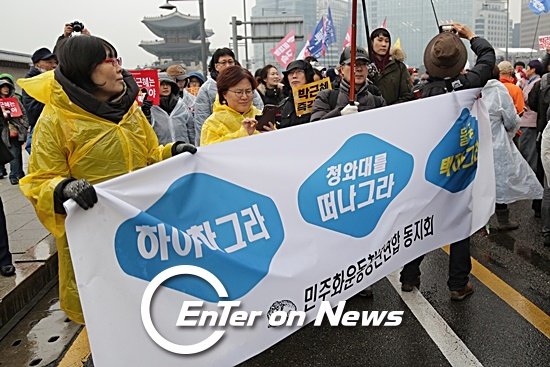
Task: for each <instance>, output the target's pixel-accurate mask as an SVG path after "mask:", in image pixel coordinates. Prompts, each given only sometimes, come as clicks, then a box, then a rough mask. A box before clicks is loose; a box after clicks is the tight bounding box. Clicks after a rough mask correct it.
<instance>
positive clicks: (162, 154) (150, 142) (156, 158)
mask: <svg viewBox="0 0 550 367" xmlns="http://www.w3.org/2000/svg"><path fill="white" fill-rule="evenodd" d="M140 123H141V125H142V128H143V131H144V132H145V139H146V143H147V151H148V154H147V157H148V159H147V165H151V164H153V163H157V162H160V161H162V160H163V159H168V158H170V157H172V145H174V143H170V144H166V145H159V140H158V138H157V134H156V133H155V130H153V128H152V127H151V125H149V121H147V118H145V116H143V118H142V119H140Z"/></svg>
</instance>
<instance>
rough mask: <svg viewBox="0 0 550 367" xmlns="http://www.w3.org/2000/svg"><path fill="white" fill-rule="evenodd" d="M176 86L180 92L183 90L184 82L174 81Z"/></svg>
mask: <svg viewBox="0 0 550 367" xmlns="http://www.w3.org/2000/svg"><path fill="white" fill-rule="evenodd" d="M176 84H177V85H178V88H179V89H180V90H183V88H185V80H176Z"/></svg>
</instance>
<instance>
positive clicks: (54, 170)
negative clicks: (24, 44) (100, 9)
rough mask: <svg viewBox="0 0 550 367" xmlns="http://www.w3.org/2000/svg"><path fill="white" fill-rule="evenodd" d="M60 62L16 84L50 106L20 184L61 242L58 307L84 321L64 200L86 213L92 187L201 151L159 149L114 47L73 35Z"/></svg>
mask: <svg viewBox="0 0 550 367" xmlns="http://www.w3.org/2000/svg"><path fill="white" fill-rule="evenodd" d="M58 56H59V66H58V67H57V69H55V70H53V71H49V72H46V73H43V74H41V75H39V76H36V77H34V78H29V79H20V80H18V83H19V85H20V86H21V87H22V88H23V89H25V91H26V92H27V93H28V94H29V95H30V96H31V97H33V98H35V99H36V100H38V101H39V102H41V103H43V104H44V105H45V107H44V110H43V112H42V115H41V116H40V118H39V120H38V122H37V125H36V127H35V130H34V137H33V151H32V154H31V156H30V161H29V169H28V171H29V174H28V175H27V176H25V177H24V178H23V179H21V180H20V182H19V184H20V188H21V191H22V192H23V194H24V195H25V196H26V197H27V198H28V199H29V200H30V201H31V202H32V204H33V205H34V207H35V210H36V213H37V216H38V218H39V219H40V221H41V222H42V224H44V226H45V227H46V228H47V229H48V230H49V231H50V232H51V233H52V234H53V235H54V236H55V238H56V240H57V249H58V257H59V298H60V302H61V308H62V309H63V310H64V311H65V312H66V313H67V315H68V316H69V318H70V319H71V320H73V321H75V322H79V323H84V317H83V315H82V309H81V306H80V299H79V296H78V289H77V286H76V280H75V276H74V270H73V266H72V262H71V257H70V253H69V245H68V243H67V237H66V235H65V214H66V213H65V209H64V207H63V202H64V201H66V200H68V199H73V200H75V201H76V203H77V204H78V205H79V206H81V207H82V208H84V209H88V208H90V207H92V206H93V205H94V204H95V203H96V202H97V196H96V193H95V189H94V188H93V186H92V185H93V184H96V183H99V182H103V181H106V180H108V179H110V178H113V177H116V176H120V175H123V174H125V173H127V172H131V171H134V170H136V169H139V168H142V167H145V166H147V165H150V164H152V163H155V162H158V161H160V160H162V159H166V158H169V157H171V156H173V155H176V154H179V153H183V152H185V151H188V152H191V153H194V152H195V151H196V148H195V147H194V146H192V145H189V144H184V143H182V142H176V143H174V144H169V145H165V146H161V145H159V143H158V140H157V137H156V135H155V132H154V131H153V129H152V128H151V126H150V125H149V123H148V122H147V119H146V118H145V116H144V115H143V113H142V112H141V110H140V108H139V107H138V106H137V103H136V102H135V97H136V95H137V93H138V86H137V84H136V83H135V81H134V79H133V77H132V75H131V74H130V73H128V72H127V71H125V70H123V69H122V67H121V64H122V60H121V59H120V58H118V57H117V52H116V50H115V48H114V47H113V46H112V45H111V44H110V43H108V42H107V41H105V40H103V39H101V38H98V37H93V36H86V35H82V36H79V37H71V38H69V39H67V41H66V42H65V43H64V44H63V45H62V47H60V54H59V55H58ZM99 296H100V295H98V297H99Z"/></svg>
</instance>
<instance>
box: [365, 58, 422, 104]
mask: <svg viewBox="0 0 550 367" xmlns="http://www.w3.org/2000/svg"><path fill="white" fill-rule="evenodd" d="M409 77H410V74H409V72H408V70H407V67H406V66H405V64H403V63H402V62H401V61H398V60H391V61H390V62H389V63H388V65H386V67H385V68H384V71H383V72H382V73H380V75H378V76H377V77H376V78H375V80H374V85H376V86H377V87H378V89H380V92H381V93H382V97H384V100H386V104H388V105H392V104H394V103H401V102H407V101H411V100H412V99H413V95H412V92H411V87H410V83H409Z"/></svg>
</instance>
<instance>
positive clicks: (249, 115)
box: [0, 23, 550, 323]
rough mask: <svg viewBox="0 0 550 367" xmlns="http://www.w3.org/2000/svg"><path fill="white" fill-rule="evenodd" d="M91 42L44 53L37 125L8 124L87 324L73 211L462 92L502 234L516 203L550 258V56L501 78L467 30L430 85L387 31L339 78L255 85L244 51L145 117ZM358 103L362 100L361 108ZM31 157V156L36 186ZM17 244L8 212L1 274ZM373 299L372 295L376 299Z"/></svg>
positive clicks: (183, 77) (165, 81)
mask: <svg viewBox="0 0 550 367" xmlns="http://www.w3.org/2000/svg"><path fill="white" fill-rule="evenodd" d="M81 33H82V34H81V35H80V36H77V37H73V29H72V25H71V24H67V25H65V29H64V33H63V35H62V36H60V37H59V40H58V42H57V44H56V47H55V49H54V51H55V53H52V52H50V51H49V49H47V48H41V49H39V50H37V51H36V52H35V53H34V54H33V55H32V62H33V65H32V67H31V69H30V71H29V73H28V74H27V75H26V77H25V78H24V79H20V80H19V81H18V84H19V86H20V87H21V88H22V89H23V95H22V96H21V97H20V96H17V95H16V97H17V98H20V100H21V106H22V110H23V115H22V116H20V117H18V118H13V117H11V116H10V115H9V113H7V112H6V111H3V112H4V113H3V114H2V115H1V116H0V118H1V120H2V126H3V129H2V143H3V144H4V145H5V147H7V148H8V149H7V151H8V152H10V154H11V155H13V159H12V160H10V161H9V162H10V173H9V180H10V182H11V183H12V184H19V185H20V188H21V190H22V192H23V194H24V195H25V196H26V197H27V198H28V199H29V200H30V201H31V202H32V204H33V205H34V207H35V210H36V212H37V215H38V217H39V219H40V220H41V222H42V223H43V224H44V226H45V227H46V228H47V229H48V230H49V231H50V232H51V233H52V234H53V235H54V236H55V238H56V240H57V247H58V254H59V278H60V282H59V287H60V300H61V306H62V308H63V309H64V310H65V312H66V313H67V314H68V316H69V317H70V318H71V319H72V320H74V321H77V322H80V323H83V322H84V319H83V316H82V310H81V307H80V301H79V296H78V290H77V287H76V282H75V277H74V271H73V267H72V262H71V258H70V254H69V245H70V244H69V243H68V242H67V238H66V236H65V227H64V221H65V209H64V207H63V203H64V202H65V201H66V200H69V199H73V200H74V201H75V202H76V203H77V204H78V205H79V206H81V207H82V208H84V209H88V208H90V207H92V206H93V205H94V204H95V203H96V202H97V195H96V193H95V189H94V186H93V185H94V184H97V183H100V182H103V181H105V180H108V179H110V178H112V177H116V176H119V175H122V174H124V173H127V172H130V171H133V170H136V169H139V168H142V167H145V166H148V165H151V164H154V163H155V162H158V161H160V160H163V159H168V158H170V157H172V156H174V155H177V154H181V153H191V154H194V153H195V152H196V150H197V149H196V148H195V145H202V146H206V145H209V144H214V143H220V142H223V141H227V140H231V139H237V138H242V137H247V136H250V135H256V134H261V133H266V132H274V131H276V130H278V129H283V128H292V127H295V126H298V125H304V124H309V123H318V122H316V121H319V120H325V119H330V118H334V117H337V116H344V115H349V114H355V113H361V112H362V111H366V110H370V109H373V108H384V107H385V106H388V105H394V104H399V103H406V102H408V101H412V100H414V99H416V98H429V97H431V96H435V95H440V94H444V93H450V92H453V91H455V90H462V89H470V88H484V89H483V92H482V93H483V95H484V98H485V101H486V105H487V109H488V111H489V116H490V120H491V127H492V131H493V145H494V159H495V173H496V177H497V180H496V184H497V187H496V192H497V200H496V201H497V204H496V208H495V210H496V215H497V222H498V226H497V228H496V229H498V230H513V229H515V228H517V227H518V225H517V223H514V222H512V221H511V220H510V218H509V215H510V213H509V209H508V207H507V205H508V204H510V203H512V202H514V201H517V200H533V208H534V210H535V215H536V216H542V218H543V226H542V231H543V235H544V237H543V238H544V244H545V245H549V246H550V186H549V185H548V180H546V179H545V176H546V175H545V174H544V172H545V171H544V169H546V172H548V173H549V174H550V130H548V129H545V128H546V125H547V123H548V120H549V119H550V110H549V109H548V104H549V102H550V74H549V69H548V64H549V61H550V60H549V58H550V49H548V50H546V51H547V53H546V55H545V56H544V58H543V59H542V60H531V61H530V62H529V63H528V65H527V66H526V67H525V70H523V69H522V66H521V65H517V66H516V67H515V68H514V67H513V66H512V64H510V63H509V62H507V61H504V62H501V63H499V64H498V66H497V65H496V58H495V51H494V49H493V47H492V46H491V45H490V44H489V42H487V41H486V40H485V39H483V38H481V37H478V36H476V35H475V34H474V33H473V32H472V31H471V30H470V29H469V28H468V27H467V26H464V25H461V24H458V23H454V24H452V27H451V31H450V32H441V33H440V34H438V35H437V36H435V37H434V38H433V39H432V40H431V41H430V42H429V44H428V45H427V47H426V50H425V52H424V66H425V67H426V72H425V73H423V74H420V75H419V71H418V69H416V68H414V67H407V65H406V64H405V63H404V59H405V56H404V53H403V52H402V51H401V50H392V49H391V35H390V33H389V32H388V30H387V29H384V28H378V29H375V30H374V31H373V32H372V33H371V35H370V41H371V42H372V53H371V54H369V53H368V52H367V50H366V49H365V48H363V47H360V46H358V47H357V48H356V53H355V55H352V54H351V49H350V48H349V47H347V48H345V49H344V50H343V51H342V53H341V56H340V60H339V65H338V66H337V67H329V68H326V67H324V66H323V65H322V64H321V63H320V62H319V61H318V60H317V59H315V58H313V57H308V58H306V59H304V60H294V61H292V62H290V63H289V64H288V66H287V67H286V70H284V71H283V72H282V73H281V72H280V70H279V69H278V68H277V67H276V66H274V65H265V66H264V67H262V68H261V69H258V70H257V71H256V73H255V76H253V75H252V74H251V72H250V71H248V70H246V69H245V68H243V67H241V66H240V65H239V63H238V61H237V60H236V59H235V55H234V53H233V51H231V50H230V49H228V48H220V49H217V50H216V51H215V52H214V53H213V55H212V58H211V61H210V63H209V65H208V71H209V74H210V75H209V76H208V77H205V76H204V75H202V74H201V73H199V72H196V71H191V72H187V71H186V70H185V68H184V67H183V66H182V65H171V66H170V67H168V68H167V69H165V70H162V72H161V73H159V82H160V104H159V105H158V106H157V105H153V104H152V102H151V101H150V100H148V99H145V100H144V101H143V104H142V106H141V107H139V106H138V103H137V102H136V96H137V95H138V94H139V93H140V91H139V88H138V86H137V84H136V82H135V80H134V78H133V77H132V75H131V74H130V73H129V72H127V71H126V70H125V69H123V67H122V61H121V59H120V57H119V55H118V53H117V50H116V49H115V47H114V46H113V45H111V44H110V43H109V42H107V41H106V40H104V39H101V38H98V37H95V36H92V35H91V34H90V32H89V31H88V30H82V31H81ZM463 40H466V41H467V42H468V43H469V45H470V48H471V50H472V51H473V53H474V54H475V55H476V63H475V65H474V66H473V67H472V68H470V69H469V70H465V69H464V68H465V65H466V62H467V49H466V47H465V45H464V42H463ZM352 71H353V73H352ZM352 75H353V78H354V80H353V83H352V81H351V78H352ZM325 77H328V78H330V81H331V85H332V89H326V90H322V91H321V92H319V94H318V95H317V97H316V99H315V101H314V103H313V108H312V110H311V112H307V113H299V112H297V110H296V108H295V100H294V98H295V96H294V94H293V93H292V90H293V89H295V88H299V87H302V86H304V85H306V84H309V83H312V82H314V81H316V80H320V79H322V78H325ZM352 85H354V88H355V90H354V93H351V90H350V89H351V88H352V87H351V86H352ZM14 91H15V83H14V80H13V78H12V77H11V76H10V75H7V74H0V94H1V95H2V98H4V97H11V96H14ZM350 94H353V95H354V96H355V102H354V103H353V104H350V103H349V98H350ZM264 106H266V109H267V108H268V107H271V108H273V107H275V108H276V111H277V113H276V114H274V118H273V121H268V122H267V123H262V124H261V127H260V123H259V121H258V120H257V119H258V116H259V115H262V111H263V110H264ZM514 107H515V108H514ZM31 143H32V150H31ZM23 147H24V148H26V149H27V151H28V152H29V153H30V158H29V166H28V173H27V174H25V173H24V171H23V166H22V158H21V152H22V149H23ZM0 148H1V147H0ZM0 150H1V149H0ZM106 162H108V164H106ZM510 162H513V164H511V163H510ZM4 175H6V172H3V173H2V175H1V176H2V177H3V176H4ZM541 183H542V184H543V185H544V190H543V188H542V186H541ZM0 209H2V206H1V203H0ZM5 232H6V231H5V216H4V213H3V210H0V261H1V262H0V273H1V274H2V275H6V276H7V275H12V274H13V273H14V272H15V268H14V266H13V264H12V261H11V255H9V249H8V244H7V233H5ZM6 253H7V254H6ZM450 255H451V256H450V266H449V278H448V282H447V285H448V287H449V290H450V297H451V299H452V300H456V301H460V300H463V299H464V298H466V297H468V296H469V295H471V294H472V293H473V287H472V284H471V283H470V282H469V273H470V270H471V260H470V239H469V238H465V239H463V240H461V241H458V242H456V243H454V244H452V245H451V253H450ZM422 258H423V256H420V257H419V258H417V259H415V260H414V261H412V262H411V263H409V264H406V265H405V267H404V269H403V271H402V272H401V279H400V280H401V283H402V290H403V291H409V292H410V291H412V290H413V289H414V288H415V287H419V286H420V263H421V261H422ZM361 294H362V295H364V296H371V295H372V289H365V290H364V291H362V292H361Z"/></svg>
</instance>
